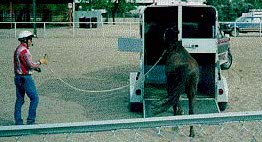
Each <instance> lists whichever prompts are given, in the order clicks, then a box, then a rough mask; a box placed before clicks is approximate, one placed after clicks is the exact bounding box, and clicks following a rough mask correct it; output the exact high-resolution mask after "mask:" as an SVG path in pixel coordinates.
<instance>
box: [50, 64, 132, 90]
mask: <svg viewBox="0 0 262 142" xmlns="http://www.w3.org/2000/svg"><path fill="white" fill-rule="evenodd" d="M46 68H47V69H48V70H49V71H51V72H52V73H53V74H54V75H55V76H56V77H57V78H58V79H59V80H60V81H61V82H62V83H64V84H65V85H67V86H68V87H70V88H72V89H74V90H77V91H80V92H87V93H106V92H112V91H117V90H121V89H124V88H127V87H128V86H129V85H125V86H122V87H118V88H113V89H106V90H84V89H80V88H76V87H74V86H72V85H70V84H69V83H67V82H65V81H64V80H63V79H61V78H60V77H58V75H57V74H56V73H55V72H54V71H53V70H52V69H50V68H49V67H48V66H46Z"/></svg>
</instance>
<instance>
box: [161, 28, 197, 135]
mask: <svg viewBox="0 0 262 142" xmlns="http://www.w3.org/2000/svg"><path fill="white" fill-rule="evenodd" d="M178 33H179V32H178V29H177V27H176V26H174V27H171V28H167V29H166V30H165V34H164V42H165V46H166V48H167V58H166V75H167V94H168V95H167V97H168V99H167V100H168V101H167V103H166V105H173V111H174V115H178V114H181V107H180V105H179V98H180V96H181V94H183V93H185V94H187V97H188V103H189V114H194V111H193V108H194V107H193V101H194V97H195V95H196V93H197V85H198V81H199V68H198V63H197V61H196V60H195V59H194V58H193V57H192V56H191V55H190V54H189V53H188V52H187V50H186V49H185V48H184V47H183V46H182V42H181V41H178ZM194 135H195V134H194V129H193V126H190V136H191V137H194Z"/></svg>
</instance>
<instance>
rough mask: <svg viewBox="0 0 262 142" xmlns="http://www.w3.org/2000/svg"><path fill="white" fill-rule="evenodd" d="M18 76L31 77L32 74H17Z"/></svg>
mask: <svg viewBox="0 0 262 142" xmlns="http://www.w3.org/2000/svg"><path fill="white" fill-rule="evenodd" d="M15 75H16V76H31V74H15Z"/></svg>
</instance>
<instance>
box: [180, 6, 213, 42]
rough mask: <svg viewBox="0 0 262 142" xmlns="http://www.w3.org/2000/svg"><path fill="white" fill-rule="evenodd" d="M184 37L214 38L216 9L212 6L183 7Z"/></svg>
mask: <svg viewBox="0 0 262 142" xmlns="http://www.w3.org/2000/svg"><path fill="white" fill-rule="evenodd" d="M182 11H183V13H182V37H183V38H214V35H215V24H216V11H215V9H214V8H211V7H183V9H182Z"/></svg>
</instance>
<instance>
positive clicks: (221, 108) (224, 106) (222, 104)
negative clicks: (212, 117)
mask: <svg viewBox="0 0 262 142" xmlns="http://www.w3.org/2000/svg"><path fill="white" fill-rule="evenodd" d="M218 107H219V109H220V111H225V110H226V108H227V102H219V103H218Z"/></svg>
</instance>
